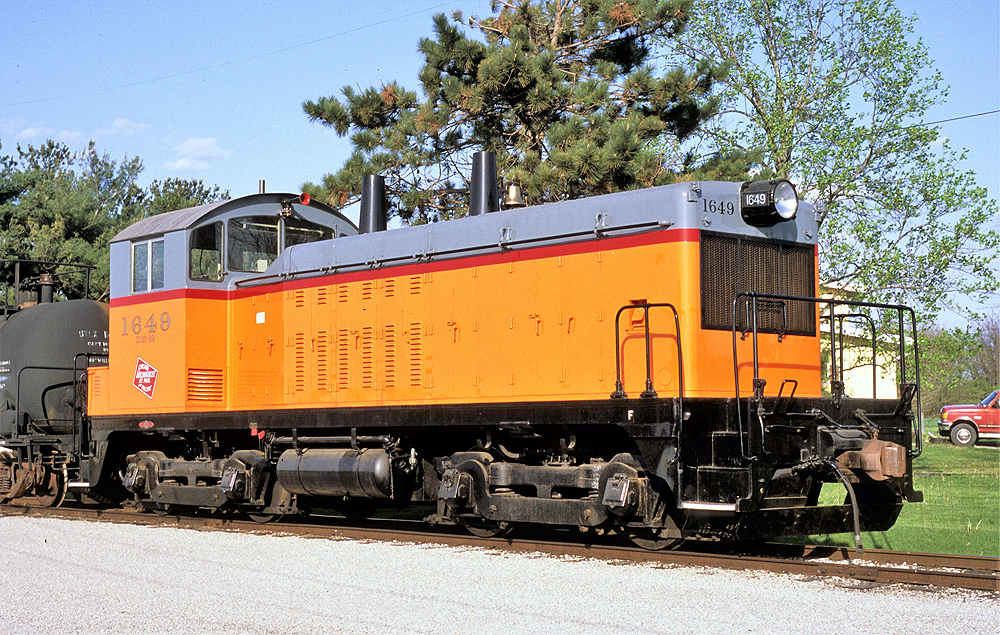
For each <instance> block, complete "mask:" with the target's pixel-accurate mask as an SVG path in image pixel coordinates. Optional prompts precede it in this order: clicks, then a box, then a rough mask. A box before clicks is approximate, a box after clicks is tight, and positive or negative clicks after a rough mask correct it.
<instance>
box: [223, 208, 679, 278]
mask: <svg viewBox="0 0 1000 635" xmlns="http://www.w3.org/2000/svg"><path fill="white" fill-rule="evenodd" d="M672 226H673V222H671V221H647V222H643V223H631V224H628V225H617V226H612V227H600V228H596V227H595V228H594V229H586V230H580V231H574V232H567V233H563V234H555V235H550V236H533V237H531V238H521V239H518V240H500V241H499V242H496V243H488V244H480V245H471V246H465V247H455V248H452V249H442V250H441V251H434V250H431V251H429V252H420V253H416V254H405V255H399V256H389V257H386V258H381V259H379V258H374V259H365V260H355V261H353V262H348V263H335V264H332V265H327V266H323V267H316V268H313V269H302V270H297V271H281V272H278V273H271V274H267V275H263V276H252V277H248V278H242V279H240V280H236V281H234V282H233V283H232V284H233V286H234V287H237V288H239V287H241V286H243V285H256V284H263V283H266V282H267V281H269V280H284V279H286V278H293V277H298V276H313V275H326V274H331V273H337V272H339V271H341V270H345V269H346V270H353V269H358V268H365V267H367V268H369V269H375V268H378V267H381V266H383V265H386V264H391V263H403V262H408V261H416V262H420V261H426V260H431V259H432V258H441V257H444V256H460V255H462V254H471V253H476V252H481V251H488V250H496V249H499V250H500V251H504V250H506V249H511V248H513V247H516V246H522V245H533V244H543V243H550V242H553V241H558V240H567V239H570V238H583V237H585V236H593V235H595V234H596V235H597V236H598V237H599V238H600V237H603V236H604V235H605V234H608V233H611V232H620V231H631V230H639V229H650V228H656V227H658V228H660V229H669V228H670V227H672Z"/></svg>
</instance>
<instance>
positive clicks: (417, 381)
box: [410, 322, 424, 386]
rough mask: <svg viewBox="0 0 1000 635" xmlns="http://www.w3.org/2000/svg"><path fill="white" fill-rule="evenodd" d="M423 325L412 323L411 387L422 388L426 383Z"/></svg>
mask: <svg viewBox="0 0 1000 635" xmlns="http://www.w3.org/2000/svg"><path fill="white" fill-rule="evenodd" d="M423 329H424V327H423V324H421V323H420V322H411V323H410V385H411V386H422V385H423V383H424V363H423V359H424V335H423Z"/></svg>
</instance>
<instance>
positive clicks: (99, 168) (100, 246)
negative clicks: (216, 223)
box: [0, 141, 228, 299]
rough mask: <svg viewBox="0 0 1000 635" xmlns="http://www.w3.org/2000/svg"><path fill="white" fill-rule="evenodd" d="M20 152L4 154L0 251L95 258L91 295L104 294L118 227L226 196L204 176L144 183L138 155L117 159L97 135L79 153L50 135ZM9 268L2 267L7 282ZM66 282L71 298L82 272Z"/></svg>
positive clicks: (2, 254) (53, 258) (55, 258)
mask: <svg viewBox="0 0 1000 635" xmlns="http://www.w3.org/2000/svg"><path fill="white" fill-rule="evenodd" d="M17 153H18V156H17V157H16V158H15V157H13V156H3V157H0V258H6V259H28V260H38V261H44V262H72V263H79V264H88V265H93V266H95V267H96V269H95V270H94V272H93V274H92V277H91V281H90V285H91V295H92V296H93V297H98V298H104V299H106V298H107V295H108V292H109V288H110V286H109V278H108V271H109V262H108V243H109V242H110V240H111V239H112V238H113V237H114V236H115V234H117V233H118V232H119V231H121V230H122V229H124V228H125V227H127V226H128V225H130V224H132V223H134V222H135V221H137V220H139V219H141V218H144V217H146V216H151V215H153V214H158V213H161V212H165V211H169V210H172V209H180V208H183V207H190V206H193V205H200V204H202V203H206V202H208V201H210V200H215V199H217V198H225V197H227V196H228V192H220V191H219V188H218V187H217V186H215V187H211V188H209V187H206V186H204V185H203V184H202V183H201V181H185V180H179V179H167V180H165V181H163V182H160V181H154V182H153V183H152V184H151V185H150V186H149V188H147V189H144V188H141V187H139V186H138V185H137V184H136V179H137V178H138V177H139V174H140V173H141V172H142V169H143V168H142V161H141V160H140V159H139V158H137V157H135V158H132V159H127V158H126V159H124V160H122V161H121V162H120V163H119V162H116V161H114V160H113V159H111V158H110V157H109V156H108V155H107V154H101V153H99V152H98V151H97V149H96V147H95V145H94V143H93V142H91V143H90V144H89V145H88V146H87V148H86V149H85V150H84V151H82V152H73V151H71V150H70V149H69V148H68V147H67V146H66V145H64V144H61V143H56V142H53V141H47V142H46V143H44V144H43V145H41V146H39V147H37V148H36V147H33V146H28V147H27V149H22V148H21V147H20V146H18V148H17ZM9 269H10V268H9V267H8V268H6V269H4V270H3V271H2V272H0V274H2V277H3V278H4V279H5V281H6V282H11V281H12V270H9ZM62 283H63V285H62V289H63V292H64V293H65V294H66V295H67V296H68V297H81V296H82V295H83V294H84V291H85V288H84V287H85V282H84V278H83V276H69V277H66V278H65V279H63V280H62Z"/></svg>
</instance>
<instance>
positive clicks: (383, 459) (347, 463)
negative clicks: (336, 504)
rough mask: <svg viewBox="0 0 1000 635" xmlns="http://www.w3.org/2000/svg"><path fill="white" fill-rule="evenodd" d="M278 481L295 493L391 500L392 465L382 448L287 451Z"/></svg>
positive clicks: (279, 467) (279, 463)
mask: <svg viewBox="0 0 1000 635" xmlns="http://www.w3.org/2000/svg"><path fill="white" fill-rule="evenodd" d="M277 474H278V482H279V483H280V484H281V486H282V487H284V488H285V489H286V490H288V491H289V492H291V493H292V494H306V495H309V496H338V497H339V496H350V497H354V498H391V497H392V463H391V461H390V459H389V455H388V454H386V452H385V450H382V449H374V448H369V449H362V450H354V449H350V450H347V449H343V450H341V449H317V448H309V449H306V450H286V451H285V452H283V453H282V454H281V457H280V458H279V459H278V468H277Z"/></svg>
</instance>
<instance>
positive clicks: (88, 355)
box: [14, 353, 107, 453]
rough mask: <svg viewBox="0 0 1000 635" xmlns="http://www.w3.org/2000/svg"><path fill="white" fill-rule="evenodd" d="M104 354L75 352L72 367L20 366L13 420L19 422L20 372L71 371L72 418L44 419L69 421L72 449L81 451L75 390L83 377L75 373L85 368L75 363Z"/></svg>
mask: <svg viewBox="0 0 1000 635" xmlns="http://www.w3.org/2000/svg"><path fill="white" fill-rule="evenodd" d="M106 356H107V353H77V354H76V355H75V356H74V357H73V367H72V368H70V367H67V366H22V367H21V368H20V369H19V370H18V371H17V376H16V381H17V390H16V391H15V393H14V413H15V421H17V422H20V420H21V414H22V413H21V373H23V372H24V371H26V370H57V371H59V370H61V371H67V372H72V373H73V405H72V409H73V418H72V419H46V421H50V422H57V421H62V422H67V421H68V422H70V423H71V424H72V428H73V433H72V437H73V450H74V451H75V452H78V453H81V448H79V447H78V443H79V439H78V437H77V410H76V404H77V402H78V399H79V394H78V392H77V386H78V385H79V382H80V379H81V378H82V377H83V375H80V376H78V375H77V374H78V373H80V372H81V371H83V373H84V374H86V371H87V369H86V368H79V367H78V366H77V363H78V361H79V359H80V358H81V357H86V358H87V359H88V363H89V360H90V358H94V357H97V358H100V357H106ZM82 424H83V421H82V419H80V428H82ZM15 434H16V429H15ZM60 436H61V435H60ZM80 436H81V437H82V431H81V434H80Z"/></svg>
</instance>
